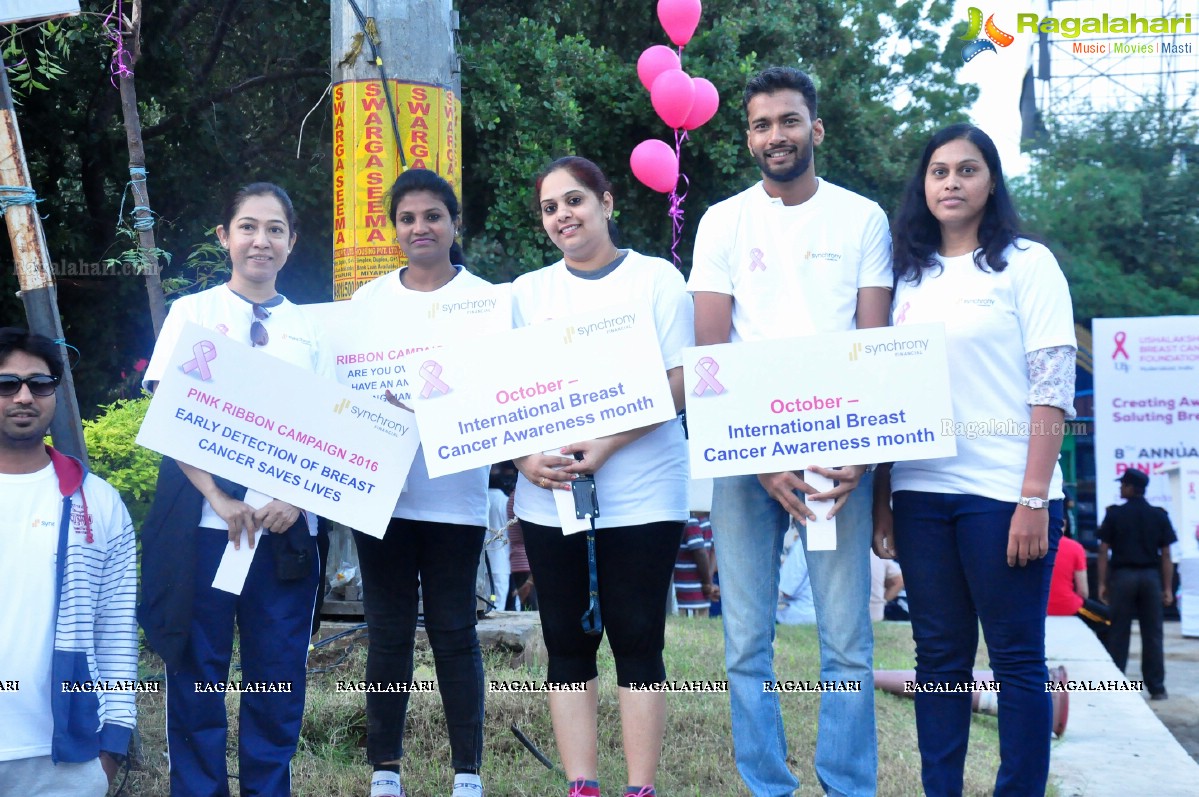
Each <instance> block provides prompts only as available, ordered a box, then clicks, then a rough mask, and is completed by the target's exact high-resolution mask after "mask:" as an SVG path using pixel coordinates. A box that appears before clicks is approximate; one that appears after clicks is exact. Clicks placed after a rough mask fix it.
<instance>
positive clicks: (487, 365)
mask: <svg viewBox="0 0 1199 797" xmlns="http://www.w3.org/2000/svg"><path fill="white" fill-rule="evenodd" d="M418 376H419V379H420V382H419V388H418V387H417V386H414V389H413V391H412V399H413V402H414V405H413V406H414V407H415V409H416V418H417V423H418V424H419V425H420V434H421V440H422V441H424V451H425V463H426V465H427V466H428V469H429V475H430V476H434V477H436V476H441V475H444V474H446V473H456V472H458V471H463V470H467V469H468V468H476V467H479V466H481V465H487V464H490V463H494V462H502V461H504V460H506V459H512V458H513V457H520V456H524V455H525V454H532V453H535V452H538V451H543V450H546V449H550V448H553V447H556V446H563V445H569V444H570V443H577V442H579V441H580V440H591V439H594V438H597V437H603V436H604V435H609V434H615V433H617V432H624V431H627V430H629V429H636V428H638V427H641V426H648V425H650V424H654V423H661V422H662V421H668V420H670V419H671V418H673V417H675V409H674V400H673V399H672V398H671V395H670V385H669V383H668V382H667V380H666V368H665V366H664V365H663V363H662V352H661V349H660V347H659V344H658V335H657V332H656V330H655V328H654V316H653V313H652V312H651V311H650V309H649V306H648V305H646V304H644V303H638V304H629V305H620V306H616V307H610V308H607V309H605V310H598V311H594V312H590V313H585V314H579V315H574V316H571V317H569V318H561V319H555V320H553V321H546V322H544V323H541V324H534V325H532V326H527V327H522V328H521V329H513V330H510V331H508V332H501V333H498V334H495V335H490V336H488V337H486V338H481V339H477V340H472V341H464V342H458V343H453V344H450V345H448V346H446V347H445V348H443V349H439V350H437V351H436V352H430V353H429V356H428V357H426V358H424V359H422V361H421V363H420V365H419V370H418Z"/></svg>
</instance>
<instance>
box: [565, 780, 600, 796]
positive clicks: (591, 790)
mask: <svg viewBox="0 0 1199 797" xmlns="http://www.w3.org/2000/svg"><path fill="white" fill-rule="evenodd" d="M566 797H600V790H599V782H598V781H594V780H585V779H584V778H579V779H578V780H576V781H573V782H572V783H571V784H570V791H568V792H567V793H566Z"/></svg>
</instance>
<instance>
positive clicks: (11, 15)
mask: <svg viewBox="0 0 1199 797" xmlns="http://www.w3.org/2000/svg"><path fill="white" fill-rule="evenodd" d="M78 13H79V0H4V8H3V10H0V25H7V24H9V23H10V22H34V21H35V20H39V19H51V18H53V17H67V16H74V15H75V14H78Z"/></svg>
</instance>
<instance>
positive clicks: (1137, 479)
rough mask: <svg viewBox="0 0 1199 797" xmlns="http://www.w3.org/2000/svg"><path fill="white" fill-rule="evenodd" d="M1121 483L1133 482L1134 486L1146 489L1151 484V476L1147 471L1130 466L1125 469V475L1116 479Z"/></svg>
mask: <svg viewBox="0 0 1199 797" xmlns="http://www.w3.org/2000/svg"><path fill="white" fill-rule="evenodd" d="M1116 481H1118V482H1120V483H1121V484H1131V485H1132V486H1133V487H1139V488H1140V489H1142V490H1144V489H1145V488H1146V487H1148V486H1149V477H1148V476H1146V475H1145V471H1143V470H1137V469H1136V468H1129V469H1128V470H1126V471H1124V475H1123V476H1121V477H1120V478H1118V479H1116Z"/></svg>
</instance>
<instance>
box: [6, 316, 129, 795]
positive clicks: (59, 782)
mask: <svg viewBox="0 0 1199 797" xmlns="http://www.w3.org/2000/svg"><path fill="white" fill-rule="evenodd" d="M62 370H63V365H62V358H61V354H60V353H59V350H58V347H57V346H56V345H55V344H54V343H53V342H52V341H51V340H50V339H49V338H46V337H43V336H41V335H34V334H30V333H28V332H26V331H25V330H23V329H16V328H11V327H10V328H5V329H0V507H3V509H4V511H3V513H2V514H0V562H4V563H5V565H6V567H5V568H4V578H5V605H4V610H3V611H0V640H4V642H3V644H0V783H2V784H4V785H3V787H0V790H3V791H4V793H5V794H37V795H72V796H74V795H80V796H81V797H101V796H102V795H103V794H105V792H107V791H108V786H109V783H110V782H111V780H112V778H113V776H114V775H115V774H116V771H117V767H118V763H119V762H120V760H121V759H122V758H123V757H124V754H125V752H126V750H128V748H129V737H130V734H131V733H132V731H133V726H134V722H135V719H136V707H135V704H134V695H135V689H136V679H137V620H136V617H135V614H134V601H135V598H136V593H137V564H136V547H135V540H134V534H133V523H132V522H131V521H130V519H129V512H128V511H127V510H126V509H125V504H124V503H123V502H122V501H121V497H120V495H118V494H117V491H116V490H114V489H113V488H112V487H111V486H109V485H108V483H106V482H105V481H104V480H103V479H100V478H99V477H97V476H95V475H92V474H90V473H88V472H87V470H86V469H85V468H84V466H83V465H82V463H80V462H79V461H78V460H76V459H73V458H72V457H68V456H66V455H65V454H61V453H59V452H58V451H56V450H55V449H54V448H52V447H51V446H48V445H46V444H45V443H44V440H45V436H46V430H47V429H48V428H49V427H50V421H51V419H53V417H54V410H55V406H56V397H55V389H56V388H57V387H58V383H59V382H60V381H61V379H62Z"/></svg>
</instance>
